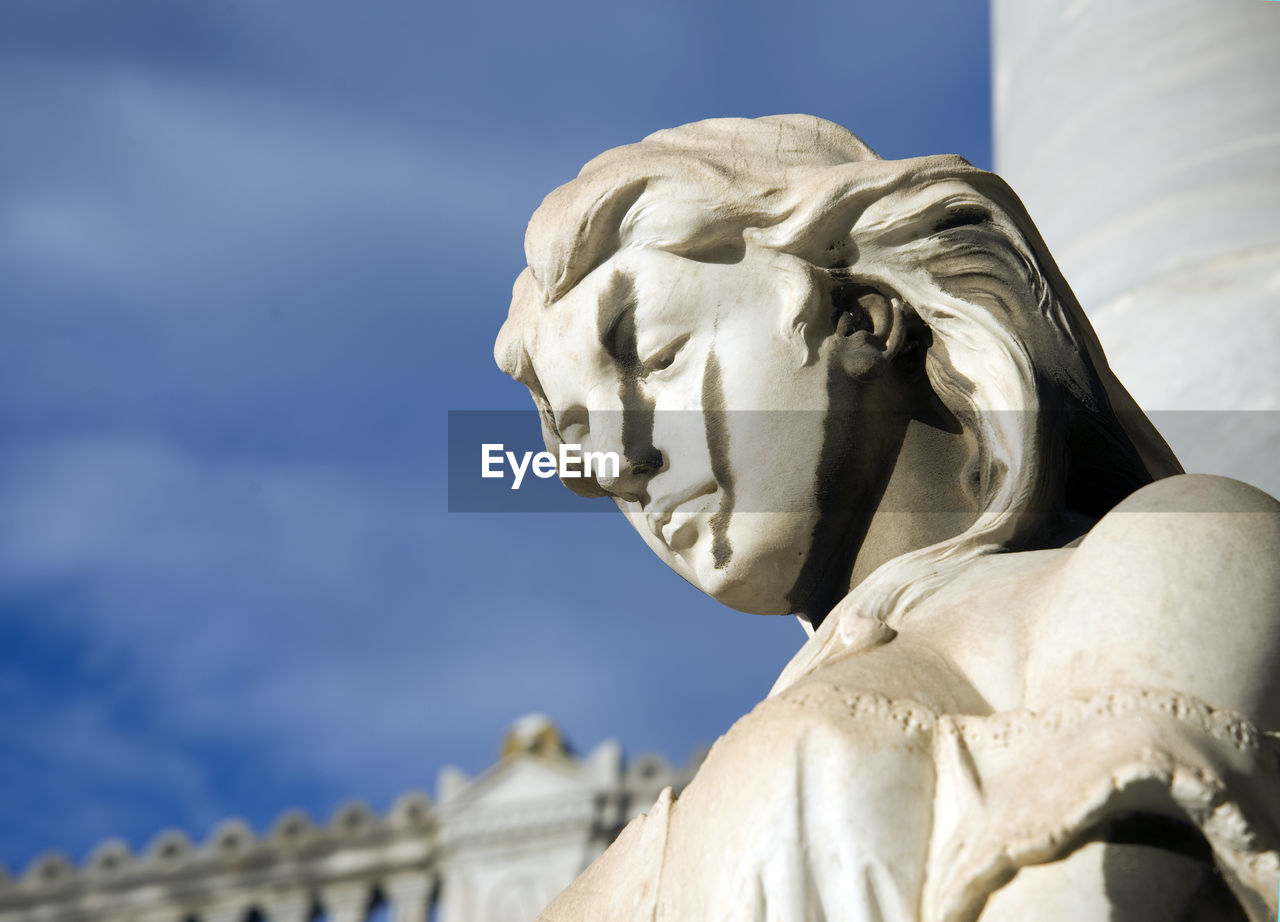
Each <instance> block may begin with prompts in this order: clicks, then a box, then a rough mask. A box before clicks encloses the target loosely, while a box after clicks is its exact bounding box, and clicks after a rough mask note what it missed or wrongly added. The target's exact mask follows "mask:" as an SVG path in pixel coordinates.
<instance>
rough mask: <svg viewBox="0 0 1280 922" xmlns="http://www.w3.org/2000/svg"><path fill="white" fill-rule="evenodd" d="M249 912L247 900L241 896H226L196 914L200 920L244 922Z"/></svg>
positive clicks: (201, 921) (206, 921) (205, 921)
mask: <svg viewBox="0 0 1280 922" xmlns="http://www.w3.org/2000/svg"><path fill="white" fill-rule="evenodd" d="M248 912H249V901H248V900H247V899H244V898H242V897H227V898H225V899H221V900H219V901H218V902H216V903H214V904H213V905H212V906H210V907H208V908H207V909H205V910H204V911H203V912H200V913H198V914H197V916H196V917H197V918H198V919H199V920H200V922H244V917H245V915H246V914H247V913H248Z"/></svg>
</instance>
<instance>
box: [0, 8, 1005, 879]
mask: <svg viewBox="0 0 1280 922" xmlns="http://www.w3.org/2000/svg"><path fill="white" fill-rule="evenodd" d="M987 29H988V23H987V9H986V4H985V3H983V2H980V0H927V2H925V0H897V2H888V0H884V2H878V3H864V2H854V0H839V2H810V3H804V4H801V5H798V6H792V7H789V8H787V9H785V10H784V8H783V5H781V4H777V3H773V2H765V0H748V2H737V3H728V2H710V3H699V4H691V3H676V2H665V0H657V2H651V3H648V4H645V5H643V7H642V8H641V7H634V6H629V7H624V6H622V5H609V4H596V3H591V4H589V3H571V2H559V0H557V2H551V3H544V4H536V5H535V4H509V5H506V4H494V3H486V2H478V3H470V4H449V5H444V4H438V3H430V2H407V0H387V2H381V3H378V4H357V3H355V2H319V0H309V2H302V0H271V2H265V3H264V2H257V0H254V2H250V0H221V2H204V3H172V2H170V0H118V2H114V3H112V4H109V5H108V4H103V3H100V2H98V0H83V2H73V0H54V2H50V0H5V3H4V4H3V5H0V111H4V112H5V113H6V129H5V131H4V132H3V134H2V135H0V433H2V435H0V713H2V714H3V720H4V731H3V734H2V735H0V791H3V792H4V796H3V799H2V800H0V863H3V864H4V865H5V866H6V867H8V868H9V869H10V871H11V872H19V871H21V869H22V868H23V867H25V866H26V864H27V863H28V861H29V860H30V859H31V858H32V857H33V856H34V855H36V854H37V853H38V852H41V851H43V850H45V849H49V848H58V849H61V850H64V851H66V852H67V853H68V854H69V855H71V856H72V857H73V859H75V860H76V861H80V860H82V859H83V858H84V856H85V854H86V853H87V851H88V850H89V849H90V848H91V846H92V845H93V844H94V843H96V842H98V841H99V840H101V839H103V838H105V837H107V836H109V835H117V836H121V837H123V838H125V839H126V840H127V841H128V842H129V844H130V845H131V846H132V847H133V848H134V849H135V850H137V849H141V848H143V847H144V846H145V845H146V843H147V842H148V841H149V840H150V839H151V837H152V836H153V835H154V834H155V833H156V832H158V831H159V830H160V829H161V828H163V827H166V826H179V827H183V828H185V829H187V830H188V831H189V832H190V833H191V834H192V835H193V837H195V838H196V839H197V840H201V839H203V838H204V837H205V836H207V834H208V833H209V831H210V829H211V828H212V826H213V824H214V823H215V822H216V821H218V820H219V819H221V818H223V817H225V816H227V815H231V814H236V815H240V816H243V817H245V818H246V819H247V820H248V821H249V822H250V824H251V825H253V826H254V828H256V829H263V828H264V827H265V826H267V825H268V824H269V823H270V822H271V820H272V819H273V818H274V817H275V816H276V815H277V814H278V813H280V812H281V811H283V810H284V809H285V808H287V807H294V806H297V807H302V808H304V809H306V810H307V811H308V812H310V813H311V814H312V815H313V816H315V817H317V818H320V819H324V818H327V817H328V816H329V815H330V813H331V812H332V811H333V809H334V808H335V807H336V806H337V805H338V804H339V803H340V802H342V801H344V800H346V799H348V798H351V797H359V798H363V799H365V800H366V801H367V802H369V803H370V804H371V805H372V806H374V807H375V809H378V810H385V809H386V808H387V807H388V806H389V804H390V802H391V801H392V800H393V798H394V797H395V796H396V795H397V794H399V793H401V792H402V791H403V790H405V789H408V788H413V787H417V788H424V789H433V788H434V783H435V780H434V779H435V775H436V772H437V770H438V769H439V768H440V767H441V766H442V765H444V764H446V763H455V764H458V765H461V766H462V767H463V768H464V769H466V770H468V771H471V772H476V771H479V770H481V769H483V768H484V767H486V766H487V765H488V764H490V763H491V762H492V760H493V758H494V756H495V754H496V748H497V745H498V742H499V739H500V737H501V734H502V731H503V729H504V728H505V727H506V726H507V724H508V723H509V722H510V721H511V720H512V719H513V718H515V717H516V716H518V715H520V714H522V713H525V712H528V711H533V710H539V711H545V712H546V713H548V714H550V715H552V716H553V717H554V718H555V719H556V720H557V721H558V722H559V723H560V724H561V726H562V727H563V728H564V729H565V731H566V733H567V734H568V736H569V737H570V739H571V740H572V741H573V742H574V743H575V744H576V745H577V746H578V747H579V748H580V749H586V748H589V747H590V746H592V745H594V744H595V743H597V742H599V741H600V740H602V739H604V738H606V737H611V736H612V737H617V738H619V739H621V740H622V741H623V743H624V745H625V746H626V748H627V749H628V751H629V752H631V753H633V754H635V753H639V752H643V751H658V752H661V753H663V754H664V755H666V756H667V757H668V758H670V759H672V760H673V761H683V760H684V759H685V758H687V756H688V755H689V754H690V752H691V751H692V750H693V749H694V748H695V747H697V746H698V745H700V744H703V743H707V742H710V741H711V740H713V739H714V738H715V736H716V735H718V734H719V733H720V732H722V731H723V730H724V729H726V728H727V727H728V725H729V724H730V723H731V722H732V721H733V720H734V719H735V718H736V717H737V716H739V715H740V714H742V713H743V712H745V711H746V710H747V709H749V708H750V706H751V705H752V704H753V703H754V702H755V701H756V700H758V699H759V698H760V697H761V696H763V694H764V693H765V691H766V690H767V689H768V687H769V685H770V684H771V682H772V680H773V678H774V676H775V675H776V674H777V672H778V671H779V669H780V668H781V666H782V665H783V664H784V663H785V662H786V660H787V659H788V658H789V657H790V655H791V654H792V653H793V652H794V650H795V649H796V648H797V647H798V646H799V644H800V642H801V640H802V639H803V635H802V633H801V631H800V629H799V627H798V626H796V624H795V623H794V621H792V620H790V619H783V618H755V617H752V616H748V615H742V614H739V613H736V612H732V611H729V610H728V609H723V608H721V607H719V606H718V605H716V604H715V603H713V602H710V601H709V600H707V599H704V598H702V597H701V596H700V595H699V594H698V593H697V592H696V591H695V590H693V589H692V588H690V587H689V586H687V585H686V584H685V583H683V582H682V581H681V580H680V579H679V578H678V577H676V576H675V575H674V574H673V573H670V572H668V571H667V570H666V569H665V567H663V566H662V565H661V564H660V563H659V562H658V561H657V560H656V558H653V557H652V555H651V554H650V553H649V552H648V551H647V550H646V549H645V547H644V545H643V543H642V542H641V541H640V539H639V538H638V537H637V536H635V535H634V534H632V533H631V531H630V529H629V526H627V525H626V524H625V523H624V522H623V521H622V519H621V517H620V516H616V515H571V514H554V515H493V514H490V515H460V514H450V513H448V512H447V511H446V492H445V463H444V462H445V431H446V413H447V411H448V410H450V409H513V408H516V409H518V408H523V407H525V406H526V401H527V397H526V396H525V394H524V392H523V390H522V389H521V388H520V387H519V386H517V385H515V384H513V383H511V382H509V381H508V380H506V379H505V378H504V377H502V376H501V374H500V373H499V372H498V371H497V369H496V368H495V367H494V365H493V361H492V358H491V344H492V339H493V336H494V334H495V332H496V331H497V328H498V326H499V324H500V322H501V320H502V318H503V316H504V315H505V311H506V304H507V299H508V295H509V292H510V286H511V282H512V281H513V279H514V278H515V276H516V274H517V273H518V272H519V270H520V269H521V268H522V266H523V257H522V237H523V232H524V225H525V222H526V221H527V219H528V216H529V214H530V213H531V212H532V210H533V209H534V208H535V207H536V206H537V204H538V202H539V201H540V200H541V198H542V196H543V195H545V194H546V193H547V192H549V191H550V190H551V189H552V188H553V187H554V186H556V185H558V184H559V183H561V182H564V181H566V180H567V179H569V178H571V177H572V176H573V174H574V172H575V171H576V170H577V168H578V166H580V165H581V163H583V162H584V161H585V160H587V159H589V158H590V157H591V156H593V155H595V154H596V153H599V152H600V151H602V150H604V149H606V148H608V147H611V146H615V145H617V144H621V143H626V142H630V141H634V140H637V139H639V138H640V137H642V136H643V135H645V134H647V133H649V132H651V131H653V130H656V129H659V128H663V127H669V126H672V125H676V124H680V123H683V122H686V121H691V120H694V119H698V118H705V117H711V116H721V115H767V114H772V113H777V112H796V111H799V112H811V113H813V114H816V115H821V116H824V117H826V118H830V119H832V120H834V121H837V122H840V123H842V124H845V125H847V126H848V127H850V128H851V129H853V130H854V131H855V132H856V133H858V134H859V135H861V136H862V137H863V138H864V140H866V141H867V142H868V143H869V144H871V146H872V147H874V148H876V149H877V150H878V151H879V152H880V153H881V154H882V155H884V156H912V155H918V154H927V153H940V152H955V153H960V154H963V155H965V156H966V157H968V158H969V159H970V160H972V161H973V162H975V163H977V164H979V165H981V166H989V165H990V137H989V135H990V108H989V101H988V97H989V78H988V65H989V62H988V50H987ZM530 447H534V446H530Z"/></svg>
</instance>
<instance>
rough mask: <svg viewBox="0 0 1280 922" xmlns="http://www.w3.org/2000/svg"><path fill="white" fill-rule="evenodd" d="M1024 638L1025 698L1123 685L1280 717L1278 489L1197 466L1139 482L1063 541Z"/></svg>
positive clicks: (1268, 719) (1271, 719)
mask: <svg viewBox="0 0 1280 922" xmlns="http://www.w3.org/2000/svg"><path fill="white" fill-rule="evenodd" d="M1032 647H1033V651H1034V652H1033V655H1032V657H1031V659H1030V662H1029V664H1028V693H1029V703H1031V704H1032V706H1035V705H1036V704H1040V703H1043V702H1044V701H1046V700H1048V699H1056V698H1059V697H1064V696H1078V695H1080V694H1084V693H1091V692H1095V691H1098V690H1100V689H1105V688H1108V687H1112V688H1114V687H1118V686H1124V685H1131V686H1140V687H1147V688H1164V689H1170V690H1177V691H1180V692H1184V693H1186V694H1190V695H1192V696H1195V697H1198V698H1201V699H1202V700H1204V701H1206V702H1207V703H1209V704H1211V705H1214V706H1217V707H1223V708H1228V709H1231V710H1236V711H1240V712H1242V713H1244V714H1245V715H1246V716H1249V717H1250V718H1252V719H1253V720H1255V721H1257V722H1259V723H1261V724H1262V725H1264V726H1275V725H1277V724H1280V503H1277V501H1276V500H1275V499H1273V498H1272V497H1270V496H1268V495H1267V494H1266V493H1263V492H1262V491H1261V490H1258V489H1256V488H1254V487H1251V486H1249V485H1247V484H1244V483H1240V482H1239V481H1236V480H1231V479H1229V478H1225V477H1214V476H1207V475H1200V474H1194V475H1181V476H1178V477H1171V478H1168V479H1166V480H1161V481H1158V482H1156V483H1153V484H1150V485H1149V486H1147V487H1144V488H1143V489H1141V490H1138V491H1137V492H1135V493H1134V494H1133V495H1132V496H1130V497H1128V498H1127V499H1125V500H1124V501H1123V502H1121V503H1120V504H1119V505H1117V506H1116V507H1115V508H1114V509H1113V510H1111V511H1110V512H1109V513H1107V515H1106V516H1105V517H1103V519H1102V520H1101V521H1099V522H1098V524H1097V525H1095V526H1094V527H1093V529H1092V530H1091V531H1090V532H1089V534H1088V535H1086V537H1085V538H1084V540H1083V541H1082V542H1081V543H1080V545H1079V547H1077V548H1076V549H1075V550H1074V552H1073V553H1072V554H1071V557H1070V560H1069V561H1068V562H1067V563H1066V564H1065V566H1063V568H1062V570H1061V573H1060V576H1059V579H1058V584H1057V587H1056V590H1055V592H1054V593H1053V595H1052V601H1051V603H1050V604H1049V605H1047V606H1046V608H1045V610H1044V611H1043V612H1042V613H1041V616H1040V617H1039V618H1038V620H1037V626H1036V630H1035V637H1034V642H1033V644H1032Z"/></svg>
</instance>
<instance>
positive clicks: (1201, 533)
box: [1072, 474, 1280, 602]
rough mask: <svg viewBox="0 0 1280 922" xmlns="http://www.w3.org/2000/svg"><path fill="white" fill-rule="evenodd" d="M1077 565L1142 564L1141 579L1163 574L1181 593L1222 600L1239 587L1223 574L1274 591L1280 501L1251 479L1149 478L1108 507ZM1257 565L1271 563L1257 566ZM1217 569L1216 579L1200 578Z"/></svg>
mask: <svg viewBox="0 0 1280 922" xmlns="http://www.w3.org/2000/svg"><path fill="white" fill-rule="evenodd" d="M1073 557H1074V560H1073V564H1072V566H1073V567H1075V568H1076V569H1086V568H1090V567H1096V566H1100V565H1101V564H1102V563H1103V561H1107V560H1112V561H1115V562H1116V563H1122V564H1124V565H1126V566H1131V567H1132V566H1137V567H1138V569H1136V570H1134V571H1133V576H1134V577H1135V578H1138V579H1141V578H1143V577H1147V578H1151V579H1159V580H1160V581H1161V582H1162V583H1164V584H1171V585H1174V586H1177V587H1178V588H1179V590H1180V591H1181V592H1184V593H1186V592H1190V593H1193V594H1197V593H1207V594H1208V595H1209V596H1210V598H1209V599H1207V600H1206V601H1213V602H1221V601H1225V600H1226V598H1228V597H1230V596H1231V594H1232V593H1231V590H1232V589H1233V588H1238V585H1239V584H1236V585H1235V586H1227V585H1224V581H1223V577H1225V576H1227V575H1235V576H1237V577H1239V579H1240V581H1241V582H1243V583H1245V584H1248V585H1252V586H1256V587H1260V588H1265V587H1266V585H1267V584H1268V583H1269V584H1270V588H1271V589H1272V591H1274V590H1275V589H1276V586H1277V583H1278V582H1280V578H1278V575H1280V568H1277V567H1276V566H1275V563H1276V562H1277V558H1280V502H1277V500H1276V499H1275V498H1274V497H1272V496H1270V495H1268V494H1266V493H1264V492H1263V491H1261V490H1259V489H1258V488H1257V487H1252V486H1250V485H1249V484H1247V483H1242V482H1241V481H1239V480H1232V479H1231V478H1229V477H1218V476H1214V475H1210V474H1182V475H1179V476H1177V477H1169V478H1166V479H1164V480H1158V481H1156V482H1155V483H1152V484H1148V485H1147V486H1145V487H1143V488H1142V489H1140V490H1138V491H1136V492H1134V493H1133V494H1132V495H1130V496H1129V497H1127V498H1126V499H1124V500H1123V501H1122V502H1120V503H1119V504H1118V505H1117V506H1116V507H1115V508H1114V509H1112V510H1111V511H1110V512H1108V513H1107V514H1106V515H1105V516H1104V517H1103V518H1102V519H1101V521H1099V522H1098V524H1097V525H1095V526H1094V527H1093V529H1092V530H1091V531H1090V532H1089V533H1088V535H1086V536H1085V538H1084V540H1083V541H1082V542H1081V543H1080V547H1079V550H1078V552H1077V553H1076V554H1075V555H1073ZM1251 564H1266V566H1262V567H1258V568H1254V567H1251V566H1250V565H1251ZM1206 572H1212V573H1213V574H1214V575H1215V578H1214V579H1213V581H1212V584H1206V583H1204V582H1203V581H1201V580H1199V579H1198V577H1199V576H1202V575H1204V574H1205V573H1206Z"/></svg>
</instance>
